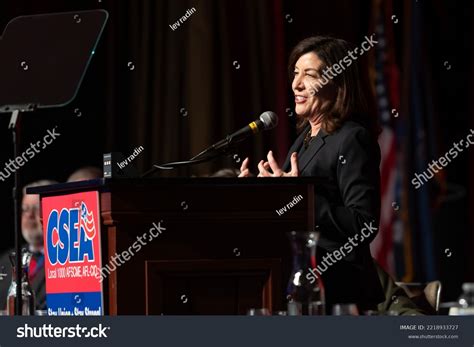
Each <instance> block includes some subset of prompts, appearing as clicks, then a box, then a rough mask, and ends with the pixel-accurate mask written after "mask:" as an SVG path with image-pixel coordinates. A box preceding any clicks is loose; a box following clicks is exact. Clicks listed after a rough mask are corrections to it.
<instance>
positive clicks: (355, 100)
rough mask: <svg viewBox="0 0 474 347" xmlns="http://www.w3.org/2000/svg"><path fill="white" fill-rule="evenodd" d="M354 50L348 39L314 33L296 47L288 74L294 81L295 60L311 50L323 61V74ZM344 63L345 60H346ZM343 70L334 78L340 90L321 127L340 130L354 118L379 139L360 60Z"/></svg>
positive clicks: (300, 123) (300, 126) (303, 121)
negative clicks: (361, 71)
mask: <svg viewBox="0 0 474 347" xmlns="http://www.w3.org/2000/svg"><path fill="white" fill-rule="evenodd" d="M353 49H354V47H353V45H351V44H350V43H348V42H347V41H344V40H342V39H336V38H333V37H328V36H313V37H308V38H306V39H304V40H302V41H300V42H299V43H298V44H297V45H296V46H295V48H293V50H292V52H291V54H290V57H289V61H288V73H289V76H290V81H292V80H293V76H294V68H295V65H296V62H297V60H298V59H299V58H300V57H301V56H302V55H304V54H306V53H309V52H313V53H315V54H316V55H317V56H318V58H319V59H320V60H321V62H322V65H321V67H320V69H319V70H320V71H319V72H320V75H323V73H322V70H323V69H325V68H326V67H332V66H333V65H334V64H338V63H340V62H341V61H342V60H343V59H344V58H345V57H348V56H349V55H348V54H349V51H351V50H353ZM344 62H346V61H345V60H344ZM346 63H347V62H346ZM343 70H344V71H343V72H342V73H340V74H338V75H337V76H336V77H334V79H332V80H331V83H333V84H334V85H335V87H336V89H337V96H336V100H335V102H334V103H333V104H332V107H331V108H330V109H329V110H327V111H325V112H324V114H323V118H322V121H321V123H322V124H321V127H322V128H323V129H324V130H325V131H326V132H327V133H332V132H334V131H336V130H337V129H339V128H340V127H341V125H342V124H343V123H344V122H345V121H346V120H353V121H356V122H358V123H360V124H361V125H363V126H365V127H366V128H367V129H368V130H369V131H370V132H371V133H372V134H373V135H374V137H375V138H377V137H378V134H379V133H380V128H379V126H378V122H377V117H376V116H375V113H374V112H369V107H368V105H367V98H366V95H365V94H366V93H368V92H369V90H368V88H366V90H365V93H364V89H363V85H362V81H361V77H360V76H359V70H358V68H357V62H356V61H352V63H350V64H347V66H345V68H343ZM320 86H321V85H320ZM371 106H372V105H371ZM371 109H372V108H371ZM307 122H308V120H307V119H302V118H299V119H298V122H297V128H298V130H302V129H303V128H304V127H305V125H306V124H307Z"/></svg>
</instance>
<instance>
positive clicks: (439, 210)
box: [0, 0, 474, 299]
mask: <svg viewBox="0 0 474 347" xmlns="http://www.w3.org/2000/svg"><path fill="white" fill-rule="evenodd" d="M377 4H379V1H369V0H366V1H365V0H364V1H362V0H361V1H349V0H347V1H343V0H333V1H302V0H301V1H287V0H275V1H273V0H272V1H270V0H268V1H265V0H257V1H255V0H246V1H245V0H241V1H217V0H202V1H176V0H133V1H132V0H128V1H126V0H116V1H111V0H102V1H100V0H81V1H65V0H63V1H54V0H44V1H25V0H15V1H13V0H4V1H1V2H0V27H1V28H4V27H5V25H6V24H7V23H8V22H9V21H10V20H11V19H12V18H14V17H16V16H20V15H27V14H39V13H48V12H64V11H78V10H86V9H96V8H103V9H106V10H107V11H108V12H109V14H110V17H109V21H108V23H107V26H106V29H105V32H104V35H103V37H102V39H101V41H100V43H99V45H98V47H97V49H96V53H95V55H94V58H93V60H92V63H91V65H90V67H89V69H88V71H87V73H86V76H85V79H84V81H83V84H82V86H81V89H80V91H79V94H78V96H77V98H76V100H74V102H73V103H71V104H70V105H68V106H66V107H64V108H59V109H53V110H42V111H37V112H34V113H32V114H26V115H24V117H23V122H22V126H23V134H22V136H23V138H24V143H25V144H29V143H30V142H31V141H33V140H39V139H41V138H42V137H43V136H44V134H46V132H47V129H51V128H52V127H54V126H56V125H57V126H58V132H59V133H60V134H61V136H60V137H59V138H58V139H57V140H56V141H55V142H54V143H53V144H52V145H51V146H50V147H48V148H47V149H45V150H44V151H42V152H41V153H39V154H38V155H37V156H36V157H35V158H34V159H32V160H31V161H30V162H28V163H27V164H26V165H25V166H24V167H23V168H22V169H21V175H22V180H23V182H31V181H34V180H38V179H43V178H48V179H55V180H58V181H64V180H66V179H67V177H68V175H69V174H70V173H71V172H72V171H74V170H75V169H77V168H79V167H81V166H85V165H94V166H101V165H102V154H103V153H105V152H111V151H118V152H123V153H124V154H125V155H127V156H128V155H130V154H131V153H132V152H133V151H134V149H135V148H137V147H139V146H142V147H143V148H144V151H143V152H142V153H141V154H140V155H139V156H138V158H137V159H136V160H135V164H136V166H137V167H138V169H139V170H140V171H141V172H143V171H145V170H146V169H148V168H149V167H150V166H151V164H152V163H154V162H160V163H164V162H168V161H175V160H184V159H188V158H190V157H191V156H193V155H195V154H197V153H198V152H200V151H201V150H202V149H203V148H205V147H207V146H208V145H210V144H212V143H214V142H216V141H217V140H220V139H221V138H223V137H225V135H226V134H228V133H230V132H232V131H234V130H236V129H238V128H240V127H242V126H244V125H245V124H248V123H249V122H250V121H252V120H254V119H256V118H257V117H258V115H259V114H260V113H262V112H263V111H266V110H273V111H275V112H276V113H277V114H278V115H279V119H280V124H279V126H278V127H277V128H276V129H274V130H273V131H271V132H268V133H265V134H262V135H261V136H258V137H256V138H254V139H251V140H249V141H247V142H245V143H244V144H243V145H242V146H240V147H239V152H238V153H236V154H237V156H236V157H230V158H224V159H222V160H216V161H214V162H213V163H210V164H206V165H200V166H196V167H193V168H192V169H183V170H181V171H178V172H175V173H174V174H178V175H183V176H190V175H205V174H209V173H211V172H213V171H215V170H218V169H220V168H223V167H235V168H238V167H239V166H240V163H238V162H237V161H238V159H239V158H241V159H243V158H244V157H245V156H247V155H249V156H250V157H251V159H253V160H254V161H255V162H257V161H258V160H260V159H261V158H263V157H264V155H265V154H266V153H267V151H268V150H269V149H273V150H274V152H276V155H277V157H278V159H279V161H280V163H282V162H283V160H284V157H285V156H286V151H287V149H288V147H289V145H290V144H291V143H292V141H293V140H294V138H295V136H296V131H295V119H294V118H295V117H294V116H291V115H292V112H293V111H292V109H293V107H294V104H293V101H292V100H293V98H292V93H291V89H290V83H289V81H288V76H287V69H286V64H287V59H288V55H289V52H290V50H291V48H292V47H293V46H294V45H295V44H296V43H297V42H298V41H299V40H301V39H303V38H305V37H308V36H311V35H316V34H318V35H321V34H322V35H332V36H335V37H340V38H343V39H345V40H348V41H351V42H353V43H354V44H356V45H358V44H359V43H360V42H362V41H363V40H364V36H365V35H368V36H370V34H371V33H372V32H374V23H375V22H374V18H375V14H376V10H375V9H376V8H377ZM381 6H382V7H383V8H384V11H385V15H387V13H388V14H389V13H393V14H394V15H395V16H396V17H391V16H388V17H387V18H388V19H389V22H390V23H388V24H390V25H391V27H392V28H393V40H392V41H389V42H388V44H389V45H390V49H391V50H392V53H393V57H394V59H395V63H396V66H398V69H399V73H400V81H399V84H397V85H396V86H395V88H397V89H398V93H399V94H400V106H399V108H397V109H398V110H399V111H400V117H399V118H398V119H397V120H395V119H394V120H393V121H399V120H400V122H402V121H403V122H405V123H404V124H405V125H406V126H405V127H404V129H405V131H404V132H403V131H402V132H399V133H396V136H397V137H398V141H399V143H403V144H404V146H403V147H402V148H400V149H399V152H398V156H399V157H400V156H401V155H402V154H403V155H404V156H405V158H409V159H410V163H412V164H413V163H415V162H416V160H417V158H416V157H412V156H413V155H414V153H416V152H417V150H418V147H417V146H418V145H417V143H416V141H410V138H411V137H410V136H411V135H413V134H414V133H415V132H417V133H418V134H420V133H421V134H424V135H425V136H426V142H427V143H428V145H429V149H430V150H428V151H427V152H428V154H427V157H428V158H429V159H430V160H431V159H436V158H439V157H440V156H441V155H442V154H444V153H445V152H446V151H447V150H449V148H451V147H452V143H453V141H456V140H459V139H461V138H463V137H465V136H466V135H467V134H468V131H469V129H470V128H471V127H473V126H474V124H473V117H472V105H471V102H472V100H473V97H474V93H473V88H472V87H473V84H472V78H473V77H474V74H473V72H474V71H473V68H472V58H473V57H472V53H473V51H472V41H473V39H474V37H473V29H474V26H473V23H472V13H473V4H472V2H471V1H467V2H465V1H452V0H435V1H428V0H419V1H415V0H414V1H394V2H393V3H392V2H391V1H387V2H381ZM193 7H194V8H195V9H196V12H195V13H194V14H192V15H191V16H190V17H189V18H188V20H187V21H186V22H184V23H183V24H181V26H180V27H179V28H177V29H176V30H172V29H171V28H170V26H169V25H170V24H173V23H175V22H176V21H177V20H178V19H179V18H180V17H182V16H183V15H184V14H185V13H186V11H187V10H188V9H191V8H193ZM417 36H420V37H422V40H421V41H419V42H421V44H420V45H417V41H416V40H415V38H416V37H417ZM414 60H416V61H417V65H416V64H415V63H414ZM446 62H447V63H446ZM360 64H361V66H365V67H366V68H367V69H368V70H370V68H371V65H370V64H371V60H370V56H367V58H365V57H364V59H362V60H360ZM415 66H418V67H419V70H417V71H415ZM448 66H449V69H448ZM419 76H423V78H424V79H423V81H424V84H422V86H421V87H420V88H419V90H418V91H419V93H420V95H419V96H418V99H417V102H419V103H420V104H421V105H422V106H423V107H424V108H425V109H428V110H431V111H430V112H427V113H425V116H424V122H422V126H421V128H420V126H419V125H417V126H416V127H415V125H414V124H415V123H414V121H413V119H414V115H413V114H412V113H411V112H410V110H411V109H412V106H413V104H414V102H415V101H414V99H413V96H412V95H411V94H410V95H408V91H409V90H410V88H411V87H410V82H409V81H410V79H411V78H412V77H415V78H421V77H419ZM0 83H5V81H3V80H2V78H1V76H0ZM45 88H48V86H45ZM78 115H80V116H78ZM8 121H9V115H6V114H4V115H0V146H1V147H0V148H1V151H0V169H2V168H3V165H4V163H6V162H7V161H8V160H9V159H10V158H12V156H13V155H12V146H11V136H10V133H9V131H8V129H7V126H8ZM473 153H474V152H473V150H472V149H471V150H470V151H464V153H462V154H461V155H460V156H459V157H458V158H457V159H456V160H455V161H453V162H452V163H451V164H450V165H449V166H448V167H446V168H445V169H444V170H443V172H442V173H441V174H440V175H438V176H437V177H436V179H435V180H432V182H429V183H428V184H427V187H428V188H426V189H429V197H430V199H429V204H428V205H429V213H430V220H431V228H430V230H429V232H430V233H431V236H432V237H433V240H434V242H433V246H432V248H431V250H430V252H431V256H430V257H428V258H430V259H432V265H433V268H434V272H433V273H427V271H425V269H426V268H427V267H428V266H427V262H428V261H429V260H426V259H425V258H424V257H421V258H420V259H419V260H418V261H413V264H412V266H411V268H412V270H413V271H412V272H411V273H410V274H409V275H407V272H406V271H405V272H404V271H401V270H400V268H399V267H397V268H396V269H395V268H390V266H388V265H387V266H385V267H386V268H387V267H388V270H390V272H391V273H393V274H394V275H397V277H399V278H402V277H403V278H404V279H405V280H413V281H415V280H420V281H423V280H431V279H433V278H440V279H441V280H442V281H443V283H444V284H445V299H453V298H455V297H457V295H459V291H460V284H461V283H462V282H465V281H468V280H471V281H473V280H474V260H472V256H471V255H472V250H473V249H474V237H473V235H474V230H473V227H474V220H473V218H474V217H473V214H472V211H473V205H472V204H473V202H474V199H473V194H474V185H473V183H472V179H471V177H472V176H473V173H474V171H473V166H472V163H473V160H472V159H473V155H474V154H473ZM407 161H408V159H407ZM413 165H414V164H413ZM414 167H416V166H410V165H407V166H405V169H406V171H405V173H406V175H407V177H412V176H413V172H415V171H416V170H415V169H414ZM168 175H170V173H168ZM410 179H411V178H410ZM12 185H13V179H12V178H10V179H9V180H7V181H6V182H0V196H1V198H0V203H1V207H2V209H1V217H2V219H1V220H2V231H1V232H2V237H1V244H0V248H2V249H7V248H9V247H11V246H12V243H13V238H12V235H13V232H12V222H13V221H12V219H13V218H12V202H11V198H10V196H11V188H12ZM411 189H413V187H411ZM405 193H406V195H408V196H410V191H409V188H407V190H406V191H405ZM410 199H414V200H416V197H411V198H410ZM410 201H411V200H410ZM385 203H386V202H385ZM388 203H389V204H390V203H391V201H388ZM398 203H400V202H399V201H398ZM400 204H401V203H400ZM404 208H406V209H407V211H408V210H409V209H410V208H411V209H412V210H413V205H412V206H411V207H410V208H409V206H408V204H406V206H404V205H403V206H402V208H401V210H402V211H403V209H404ZM415 210H416V209H415ZM420 213H421V212H420ZM418 219H419V218H418V217H416V216H414V217H410V218H409V220H408V222H407V225H410V226H411V229H410V230H412V232H413V233H412V235H414V236H413V238H414V240H416V241H417V244H418V246H416V247H419V248H420V249H421V248H422V245H420V243H423V237H422V235H420V236H419V237H417V236H416V230H419V225H420V223H422V222H420V220H418ZM416 247H415V246H413V249H411V250H410V252H411V253H412V254H414V255H416V254H417V248H416ZM446 249H449V252H451V254H452V255H451V256H450V257H447V255H446V254H447V253H448V252H447V251H446ZM382 263H383V261H382ZM402 267H405V268H406V267H407V264H406V263H403V262H402Z"/></svg>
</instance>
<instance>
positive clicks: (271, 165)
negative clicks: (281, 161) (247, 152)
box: [258, 151, 299, 177]
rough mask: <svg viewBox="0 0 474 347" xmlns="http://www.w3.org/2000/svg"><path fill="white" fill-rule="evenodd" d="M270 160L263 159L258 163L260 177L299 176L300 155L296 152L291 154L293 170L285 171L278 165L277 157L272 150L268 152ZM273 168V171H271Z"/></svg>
mask: <svg viewBox="0 0 474 347" xmlns="http://www.w3.org/2000/svg"><path fill="white" fill-rule="evenodd" d="M267 159H268V161H265V162H264V161H263V160H261V161H260V163H258V171H259V173H258V177H298V176H299V170H298V155H297V154H296V152H294V153H292V154H291V158H290V161H291V171H290V172H284V171H283V170H282V169H280V167H279V166H278V164H277V162H276V160H275V158H274V157H273V153H272V151H270V152H268V155H267ZM269 169H271V172H270V171H269Z"/></svg>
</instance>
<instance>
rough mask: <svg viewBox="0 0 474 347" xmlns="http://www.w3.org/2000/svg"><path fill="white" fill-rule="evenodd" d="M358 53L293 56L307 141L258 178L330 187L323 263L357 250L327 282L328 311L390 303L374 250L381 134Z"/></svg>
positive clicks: (313, 48) (320, 197)
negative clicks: (346, 249) (348, 248)
mask: <svg viewBox="0 0 474 347" xmlns="http://www.w3.org/2000/svg"><path fill="white" fill-rule="evenodd" d="M352 50H354V48H353V47H352V46H351V45H349V43H347V42H346V41H344V40H340V39H335V38H331V37H321V36H316V37H310V38H307V39H304V40H303V41H301V42H300V43H298V44H297V45H296V47H295V48H294V49H293V51H292V53H291V55H290V58H289V64H288V68H289V73H290V76H291V77H290V78H291V80H292V84H291V87H292V90H293V93H294V97H295V104H296V107H295V112H296V114H297V117H298V123H297V127H298V129H299V130H301V134H300V135H299V136H298V138H297V139H296V141H295V142H294V144H293V145H292V146H291V148H290V151H289V153H288V156H287V158H286V160H285V163H284V164H283V166H282V167H279V166H278V164H277V162H276V160H275V158H274V157H273V153H272V151H270V152H268V155H267V160H266V161H264V160H261V161H260V162H259V163H258V170H259V173H258V177H297V176H312V177H313V176H314V177H318V178H324V179H325V181H326V182H327V183H326V184H324V186H318V187H316V198H315V209H316V213H315V219H316V223H317V224H318V225H319V229H320V232H321V234H320V240H319V242H318V246H319V250H320V251H319V254H318V263H321V260H320V259H323V258H324V256H325V255H326V254H330V253H332V252H333V251H335V250H339V249H341V247H342V246H343V245H344V244H346V243H350V244H351V245H353V247H352V248H353V250H352V252H350V253H348V254H346V255H345V257H343V258H342V259H341V260H339V261H336V262H334V263H332V264H331V266H330V267H328V268H327V269H326V270H325V271H324V273H323V274H322V279H323V282H324V285H325V292H326V304H327V307H328V308H330V307H331V305H332V304H336V303H356V304H358V306H359V309H360V310H368V309H375V307H376V305H377V304H378V303H379V302H381V301H384V294H383V292H382V288H381V285H380V282H379V279H378V277H377V273H376V270H375V267H374V263H373V260H372V257H371V254H370V248H369V243H370V242H371V241H372V240H373V239H374V238H375V236H376V234H377V231H378V225H379V224H378V223H379V214H380V172H379V164H380V149H379V146H378V144H377V136H378V132H379V131H378V127H377V124H376V121H375V118H373V117H370V116H369V113H368V110H367V102H366V99H365V97H364V93H363V92H362V87H361V83H360V76H359V73H358V69H357V62H356V61H355V59H357V57H356V56H354V54H353V51H352ZM355 51H356V52H357V49H355ZM336 66H338V68H336ZM329 71H331V74H330V75H329V73H328V72H329ZM337 71H338V72H339V73H336V72H337ZM248 164H249V160H248V158H246V159H245V160H244V161H243V163H242V166H241V169H240V170H241V173H240V175H239V177H246V176H249V175H250V172H249V169H248ZM369 229H370V230H369ZM362 235H364V236H365V237H364V236H362ZM361 240H363V241H361Z"/></svg>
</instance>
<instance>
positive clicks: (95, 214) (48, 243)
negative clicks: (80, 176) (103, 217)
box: [42, 191, 104, 316]
mask: <svg viewBox="0 0 474 347" xmlns="http://www.w3.org/2000/svg"><path fill="white" fill-rule="evenodd" d="M42 212H43V226H44V231H43V232H44V250H45V276H46V303H47V306H48V315H50V316H66V315H67V316H95V315H103V314H104V312H103V289H102V283H101V282H100V269H101V246H100V210H99V193H98V192H96V191H92V192H84V193H77V194H69V195H61V196H53V197H45V198H43V199H42Z"/></svg>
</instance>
